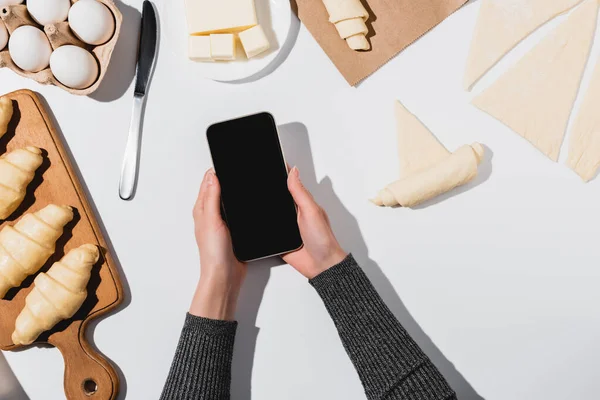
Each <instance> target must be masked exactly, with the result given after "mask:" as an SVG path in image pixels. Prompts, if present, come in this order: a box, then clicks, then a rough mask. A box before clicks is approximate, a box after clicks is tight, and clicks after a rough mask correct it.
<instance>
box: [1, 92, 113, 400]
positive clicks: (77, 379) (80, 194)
mask: <svg viewBox="0 0 600 400" xmlns="http://www.w3.org/2000/svg"><path fill="white" fill-rule="evenodd" d="M7 96H8V97H9V98H10V99H12V100H13V106H14V110H15V111H14V114H13V118H12V120H11V123H10V125H9V128H8V132H7V133H6V134H5V135H4V136H3V137H2V138H1V139H0V154H3V153H4V152H5V151H7V150H8V151H10V150H13V149H15V148H20V147H25V146H28V145H33V146H37V147H39V148H41V149H43V150H45V154H44V155H45V157H44V158H45V161H44V164H43V165H42V166H41V167H40V169H39V170H38V173H37V174H36V177H35V179H34V181H33V182H32V183H31V185H29V187H28V192H27V197H26V198H25V201H24V202H23V204H22V205H21V207H20V208H19V209H18V210H17V211H16V212H15V213H14V214H13V215H11V216H10V217H9V218H8V220H7V221H3V222H2V223H1V224H0V229H1V228H3V227H4V226H5V225H6V224H10V225H13V224H14V223H15V220H17V219H19V218H20V217H21V216H22V215H23V214H25V213H26V212H33V211H37V210H39V209H41V208H43V207H44V206H46V205H48V204H50V203H54V204H58V205H62V204H65V205H70V206H72V207H74V208H75V209H76V210H77V211H76V212H75V218H74V220H73V222H72V223H70V224H69V225H67V227H66V228H65V233H64V235H63V236H62V237H61V238H60V239H59V241H58V242H57V244H56V253H55V254H54V255H53V256H52V257H51V258H50V260H48V262H47V263H46V265H45V266H44V267H43V268H42V271H47V270H48V268H50V266H51V265H52V263H54V262H55V261H57V260H59V259H60V258H61V257H62V256H63V255H64V254H65V253H66V252H68V251H69V250H71V249H72V248H75V247H78V246H80V245H82V244H85V243H92V244H96V245H98V246H100V248H101V249H102V250H103V251H102V254H103V256H102V257H101V260H100V261H99V262H98V265H96V266H94V269H93V271H92V278H91V280H90V283H89V285H88V298H87V300H86V301H85V303H84V304H83V306H82V307H81V309H80V310H79V311H78V312H77V314H75V316H74V317H73V318H72V319H70V320H68V321H63V322H61V323H59V324H58V325H57V326H56V327H55V328H54V329H52V331H50V332H47V333H44V334H42V336H40V338H39V339H38V340H37V342H36V343H48V344H51V345H53V346H55V347H57V348H58V349H59V350H60V352H61V353H62V355H63V358H64V361H65V376H64V387H65V394H66V397H67V399H69V400H79V399H82V400H83V399H85V400H89V399H95V400H113V399H115V398H116V396H117V393H118V391H119V379H118V375H117V374H116V372H115V370H114V368H113V367H112V366H111V365H110V363H109V362H108V361H107V360H106V359H104V358H103V357H102V356H101V355H100V354H99V353H98V351H96V350H95V349H94V348H93V347H92V345H91V344H90V342H88V338H87V337H86V328H87V326H88V324H89V322H90V321H91V320H92V319H95V318H98V317H100V316H102V315H104V314H106V313H108V312H109V311H111V310H113V309H114V308H115V307H117V306H118V305H119V303H121V301H122V300H123V287H122V285H121V280H120V279H119V274H118V270H117V267H116V264H115V262H114V260H113V258H112V257H111V254H110V252H109V250H108V245H107V243H106V241H105V239H104V237H103V235H102V232H101V230H100V227H99V224H98V221H97V219H96V216H95V215H94V211H93V209H92V208H91V206H90V203H89V202H88V199H87V197H86V193H85V191H84V190H83V187H82V185H81V183H80V181H79V178H78V176H77V173H76V171H75V170H74V168H73V166H72V164H71V162H70V160H69V154H68V153H67V152H66V151H65V147H64V146H63V143H62V138H61V136H60V135H59V134H58V132H57V131H56V130H55V128H54V127H53V126H52V123H51V119H50V118H49V115H48V114H47V113H46V111H45V110H44V107H43V105H42V103H41V102H40V100H39V98H38V97H37V95H36V94H35V93H33V92H31V91H29V90H19V91H17V92H13V93H10V94H8V95H7ZM74 113H76V111H74ZM33 278H34V276H31V277H29V278H28V279H27V280H26V281H25V282H24V283H23V284H22V285H21V287H19V288H15V289H12V290H11V291H9V292H8V294H7V295H6V296H5V298H4V299H1V300H0V349H2V350H17V349H18V347H17V346H15V345H13V343H12V340H11V335H12V332H13V331H14V327H15V319H16V318H17V315H19V313H20V312H21V310H22V309H23V306H24V304H25V297H26V296H27V294H28V293H29V292H30V291H31V289H32V283H33Z"/></svg>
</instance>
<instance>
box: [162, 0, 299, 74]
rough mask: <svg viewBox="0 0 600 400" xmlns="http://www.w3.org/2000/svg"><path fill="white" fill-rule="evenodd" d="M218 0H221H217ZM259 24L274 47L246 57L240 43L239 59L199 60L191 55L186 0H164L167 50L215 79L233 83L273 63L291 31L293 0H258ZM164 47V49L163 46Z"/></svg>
mask: <svg viewBox="0 0 600 400" xmlns="http://www.w3.org/2000/svg"><path fill="white" fill-rule="evenodd" d="M215 1H219V0H215ZM255 1H256V14H257V17H258V23H259V24H260V25H261V26H262V27H263V29H264V31H265V34H266V35H267V38H268V39H269V42H270V43H271V48H270V49H269V50H267V51H266V52H265V53H263V54H260V55H258V56H256V57H254V58H252V59H249V60H248V59H247V58H246V54H245V53H244V49H243V48H242V46H241V44H240V43H239V40H238V41H237V42H238V48H237V60H235V61H228V62H221V61H219V62H196V61H192V60H190V59H189V58H188V54H187V51H188V50H187V46H188V33H187V24H186V19H185V0H162V1H161V2H160V4H161V6H160V7H161V19H162V35H163V39H164V41H165V45H166V46H165V47H168V48H167V49H166V50H167V51H170V52H172V53H173V55H174V56H175V57H177V58H179V59H182V60H184V61H185V62H186V64H187V66H188V67H189V69H190V71H191V72H192V73H194V74H197V75H200V76H203V77H205V78H209V79H213V80H216V81H223V82H230V81H236V80H241V79H244V78H248V77H250V76H253V75H256V74H258V73H259V72H260V71H262V70H263V69H265V68H266V67H267V66H269V65H270V64H271V62H273V61H274V60H275V58H276V57H277V54H279V52H280V51H281V48H282V46H283V45H284V43H285V41H286V38H287V36H288V34H289V32H290V26H291V21H292V18H293V15H292V9H291V6H290V0H255ZM163 49H164V48H163Z"/></svg>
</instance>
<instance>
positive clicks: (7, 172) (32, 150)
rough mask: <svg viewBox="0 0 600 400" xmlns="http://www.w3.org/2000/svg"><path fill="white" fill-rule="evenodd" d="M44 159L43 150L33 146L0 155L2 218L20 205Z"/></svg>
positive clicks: (0, 213) (0, 215)
mask: <svg viewBox="0 0 600 400" xmlns="http://www.w3.org/2000/svg"><path fill="white" fill-rule="evenodd" d="M43 161H44V160H43V157H42V151H41V150H40V149H38V148H37V147H33V146H29V147H26V148H24V149H17V150H13V151H11V152H10V153H6V154H4V155H3V156H2V157H0V219H6V218H7V217H8V216H9V215H11V214H12V213H13V212H14V211H15V210H16V209H17V208H18V207H19V205H20V204H21V202H22V201H23V199H24V198H25V194H26V193H27V186H28V185H29V184H30V183H31V181H32V180H33V178H34V176H35V171H36V170H37V169H38V168H39V167H40V165H42V162H43Z"/></svg>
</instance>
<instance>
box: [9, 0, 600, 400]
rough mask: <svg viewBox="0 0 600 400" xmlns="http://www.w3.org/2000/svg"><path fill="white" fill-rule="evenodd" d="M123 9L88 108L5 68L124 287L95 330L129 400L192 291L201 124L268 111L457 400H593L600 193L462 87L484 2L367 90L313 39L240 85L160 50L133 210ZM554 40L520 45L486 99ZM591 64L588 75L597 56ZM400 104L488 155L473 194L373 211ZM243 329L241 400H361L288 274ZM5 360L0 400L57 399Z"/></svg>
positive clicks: (264, 279) (251, 282) (264, 271)
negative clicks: (41, 124) (123, 178)
mask: <svg viewBox="0 0 600 400" xmlns="http://www.w3.org/2000/svg"><path fill="white" fill-rule="evenodd" d="M129 3H131V6H124V5H123V6H122V7H121V8H122V9H123V12H124V16H125V21H126V22H127V23H128V24H129V26H126V27H125V28H124V33H123V39H122V41H121V43H120V44H119V46H118V49H117V52H116V54H115V57H114V61H113V66H112V69H111V71H110V73H109V76H108V77H107V81H106V82H105V83H104V85H103V87H101V89H100V90H99V92H98V93H97V94H96V95H94V96H93V97H92V98H80V97H75V96H71V95H69V94H68V93H66V92H64V91H62V90H60V89H57V88H54V87H43V86H40V85H38V84H36V83H35V82H33V81H29V80H26V79H24V78H20V77H18V76H17V75H15V74H13V73H11V72H10V71H8V70H2V71H0V92H2V93H4V92H9V91H12V90H16V89H20V88H24V87H25V88H30V89H33V90H35V91H37V92H39V93H41V94H42V95H43V96H44V97H45V98H46V100H47V101H48V103H49V104H50V106H51V109H52V112H53V113H54V115H55V116H56V119H57V120H58V122H59V125H60V129H61V131H62V132H63V133H64V136H65V137H66V140H67V142H68V145H69V147H70V149H71V151H72V152H73V155H74V157H75V160H76V162H77V165H78V167H79V169H80V170H81V173H82V175H83V177H84V179H85V183H86V185H87V187H88V188H89V191H90V192H91V195H92V198H93V201H94V203H95V205H96V207H97V208H98V211H99V213H100V216H101V219H102V222H103V224H104V226H105V228H106V230H107V232H108V234H109V236H110V240H111V241H112V243H113V245H114V251H115V253H116V256H117V257H118V259H119V261H120V263H121V265H122V267H123V270H124V272H125V276H124V277H123V278H124V282H126V283H127V286H128V289H127V290H128V293H130V299H128V301H127V303H128V304H126V307H124V308H122V309H121V310H120V311H119V312H118V313H116V314H114V315H111V316H109V317H108V318H106V319H104V320H102V321H101V322H100V323H98V325H97V327H96V329H95V332H94V341H95V343H96V345H97V347H98V348H99V349H100V350H101V351H102V352H104V353H105V354H106V355H107V356H108V357H110V359H112V360H113V361H114V363H116V365H118V367H119V369H120V371H121V375H122V376H124V378H123V377H122V391H121V395H120V398H125V397H127V398H128V399H136V400H137V399H156V398H158V396H159V393H160V391H161V389H162V386H163V383H164V381H165V378H166V375H167V373H168V370H169V366H170V363H171V359H172V357H173V353H174V351H175V347H176V345H177V341H178V338H179V333H180V329H181V326H182V322H183V319H184V316H185V312H186V311H187V308H188V306H189V302H190V299H191V296H192V292H193V290H194V286H195V282H196V281H197V279H198V275H199V268H198V255H197V250H196V246H195V242H194V237H193V230H192V219H191V210H192V205H193V203H194V201H195V198H196V194H197V192H198V186H199V183H200V180H201V177H202V175H203V173H204V171H205V170H206V169H207V168H209V167H210V157H209V153H208V149H207V144H206V141H205V139H204V132H205V129H206V127H207V126H208V125H209V124H210V123H212V122H215V121H219V120H223V119H226V118H230V117H236V116H239V115H244V114H249V113H252V112H256V111H260V110H269V111H270V112H272V113H273V114H274V115H275V117H276V119H277V121H278V123H279V124H280V125H282V128H281V132H282V137H283V142H284V148H285V150H286V152H287V153H288V154H287V155H288V158H289V159H290V160H289V161H290V162H291V163H292V164H297V165H299V167H300V170H301V174H302V176H303V178H304V179H305V181H306V184H307V186H308V187H309V188H310V189H311V190H312V191H313V192H314V194H315V196H316V198H317V199H318V200H319V201H320V202H321V203H322V204H323V206H324V207H325V209H326V210H327V211H328V212H329V213H330V216H331V219H332V222H333V225H334V228H335V230H336V232H337V233H338V235H339V237H340V240H341V241H342V243H343V245H344V246H345V248H346V249H347V250H348V251H352V252H353V253H354V254H355V256H356V258H357V259H358V260H359V262H360V263H361V264H362V265H363V267H364V268H365V269H366V271H367V273H368V275H369V276H370V277H371V278H372V279H373V281H374V283H375V285H376V287H377V288H378V289H379V291H380V292H381V294H382V296H383V297H384V298H385V300H386V301H387V303H388V305H389V306H390V307H391V309H392V310H393V311H394V313H395V314H396V315H397V316H398V317H399V318H400V320H401V321H402V323H403V324H404V325H405V327H406V328H407V329H408V331H409V332H410V333H411V334H412V335H413V336H414V337H415V339H416V340H417V342H418V343H419V344H420V345H422V346H423V348H424V350H425V352H426V353H427V354H428V355H429V356H430V357H431V358H432V359H433V360H434V362H435V364H436V365H437V366H438V367H439V368H440V369H441V370H442V372H443V373H444V374H445V376H446V377H447V378H448V380H449V381H450V383H451V384H452V385H453V386H454V388H455V389H456V390H457V391H458V393H459V397H460V398H461V399H466V400H479V399H482V398H483V399H488V400H507V399H510V400H564V399H577V400H595V399H597V393H598V392H600V380H598V379H597V374H598V370H599V364H598V359H600V342H599V341H598V337H600V313H598V304H600V291H599V290H598V287H599V286H600V269H599V268H598V260H599V256H600V247H599V246H598V237H600V225H599V224H598V216H599V211H598V210H599V207H600V205H599V203H598V199H599V198H600V181H599V180H595V181H593V182H591V183H589V184H583V183H582V182H581V181H580V180H579V178H578V177H577V176H576V175H575V174H573V173H572V172H571V171H570V170H569V169H568V168H566V167H565V166H564V165H563V161H564V159H565V157H566V154H567V146H565V147H564V148H563V153H562V154H561V162H560V163H558V164H555V163H553V162H551V161H549V160H548V159H546V158H545V157H544V156H543V155H541V154H540V153H539V152H538V151H537V150H536V149H535V148H533V147H532V146H531V145H529V144H528V143H526V142H525V141H524V140H523V139H521V138H520V137H519V136H518V135H516V134H515V133H513V132H511V131H510V130H509V129H508V128H506V127H504V126H503V125H501V124H500V123H498V122H496V121H495V120H493V119H492V118H490V117H489V116H487V115H485V114H483V113H482V112H480V111H478V110H477V109H475V108H474V107H473V106H471V105H470V104H469V101H470V98H471V97H472V94H469V93H466V92H464V91H463V90H462V76H463V71H464V65H465V60H466V57H467V52H468V48H469V43H470V39H471V34H472V31H473V27H474V24H475V19H476V15H477V11H478V8H479V2H472V3H470V4H468V5H467V6H466V7H465V8H463V9H461V10H460V11H459V12H457V13H456V14H454V15H453V16H451V17H450V18H449V19H448V20H447V21H445V22H444V23H443V24H442V25H440V26H439V27H437V28H436V29H434V30H433V31H432V32H431V33H429V34H427V35H426V36H425V37H424V38H423V39H421V40H419V41H418V42H417V43H416V44H415V45H413V46H411V47H410V48H409V49H408V50H406V51H405V52H403V53H402V54H401V55H400V56H399V57H397V58H395V59H394V60H393V61H392V62H390V63H389V64H388V65H386V66H385V67H383V68H382V69H381V70H380V71H378V72H377V73H376V74H375V75H373V76H372V77H370V78H369V79H367V80H366V81H365V82H364V83H363V84H361V85H360V86H359V87H358V88H351V87H349V86H348V85H347V83H346V82H345V81H344V80H343V78H342V77H341V75H340V74H339V73H338V72H337V70H336V69H335V67H334V66H333V64H332V63H331V62H330V61H329V60H328V58H327V57H326V55H325V54H324V53H323V51H322V50H321V49H320V48H319V46H318V45H317V43H316V42H315V41H314V40H313V38H312V37H311V36H310V34H309V33H308V31H307V30H306V29H305V28H304V27H301V28H299V32H297V40H296V41H295V42H293V41H292V44H293V48H292V49H291V52H290V54H289V56H288V57H287V59H286V60H285V61H284V62H283V63H282V64H281V65H280V66H279V67H278V68H277V69H276V70H274V71H273V72H272V73H271V74H269V75H268V76H266V77H264V78H262V79H260V80H256V81H254V82H250V83H245V84H222V83H215V82H210V81H206V80H203V79H201V78H200V77H197V76H193V75H191V74H189V73H188V72H187V71H186V68H185V64H186V62H187V61H186V60H183V59H173V58H171V57H170V54H169V51H168V45H167V44H166V43H164V42H163V44H162V47H161V54H160V59H159V62H158V65H157V69H156V73H155V76H154V81H153V84H152V88H151V92H150V98H149V101H148V107H147V110H146V120H145V129H144V138H143V149H142V159H141V171H140V179H139V187H138V191H137V195H136V197H135V199H134V200H133V201H131V202H124V201H122V200H120V199H119V197H118V195H117V182H118V178H119V171H120V167H121V159H122V155H123V150H124V147H125V141H126V134H127V130H128V125H129V118H130V107H131V98H132V90H133V88H132V85H131V77H132V74H133V68H134V53H135V42H136V39H135V32H136V29H137V23H138V21H137V18H138V17H139V12H138V11H137V10H139V9H141V1H139V0H136V1H131V0H130V1H129ZM296 27H298V25H296ZM550 28H551V26H547V27H545V28H543V29H542V30H540V31H539V32H537V33H536V34H535V35H534V36H533V37H531V38H530V39H529V40H527V41H526V42H525V43H523V44H522V45H520V46H519V47H518V48H517V49H516V50H515V51H514V52H513V53H511V55H509V57H508V58H507V59H506V60H504V61H503V62H501V63H500V64H499V65H498V66H497V68H495V69H494V71H493V72H492V73H491V74H490V76H488V77H487V78H486V79H484V80H483V81H482V83H481V84H480V85H479V86H477V88H476V90H475V92H479V91H480V90H481V89H482V88H484V87H485V86H486V85H488V84H489V83H490V82H492V81H493V80H494V79H495V77H497V76H498V75H499V74H500V73H501V72H502V71H503V70H505V69H506V67H507V66H508V65H511V64H512V63H513V62H514V61H516V60H517V59H518V58H519V56H520V55H521V54H524V52H525V51H526V50H527V49H528V48H531V46H532V45H533V44H534V43H535V42H536V41H538V40H539V38H541V37H542V36H543V34H544V33H546V32H548V31H549V29H550ZM599 36H600V33H599ZM593 51H594V53H593V55H592V59H591V62H590V66H591V65H592V64H595V61H596V60H597V59H598V54H599V53H600V40H596V43H595V46H594V50H593ZM590 72H591V68H588V70H587V72H586V76H585V78H584V79H585V81H584V82H587V81H588V80H589V77H590ZM584 87H585V86H584ZM395 99H401V100H402V101H403V102H404V104H405V105H406V106H407V107H408V108H409V109H410V110H411V111H412V112H414V113H415V114H416V115H418V116H419V117H420V118H421V119H422V120H423V121H424V122H425V124H427V125H428V126H429V127H430V128H431V129H432V130H433V132H435V134H436V135H437V137H438V138H439V139H440V140H441V141H442V143H444V144H445V145H446V146H448V147H449V148H450V149H455V148H457V147H458V146H460V145H462V144H465V143H471V142H473V141H481V142H482V143H484V144H485V145H486V146H488V148H489V149H492V151H493V160H492V162H491V165H490V160H489V158H488V159H487V160H486V162H485V164H484V165H483V166H482V167H481V168H482V169H481V174H480V177H479V178H478V179H477V180H476V181H475V182H474V183H472V184H470V185H468V186H467V187H466V188H463V189H461V190H458V191H455V192H453V193H451V194H449V195H446V196H443V198H442V199H438V200H437V201H434V202H430V203H428V204H427V205H426V206H424V207H421V208H419V209H417V210H405V209H380V208H376V207H374V206H372V205H371V204H370V203H368V201H367V198H369V196H371V195H373V194H374V193H376V192H377V190H378V189H380V188H381V187H382V186H383V185H385V184H387V183H389V182H390V181H392V180H394V179H395V178H396V176H397V169H398V160H397V156H396V151H395V145H396V137H395V121H394V114H393V101H394V100H395ZM580 101H581V98H580V99H579V100H578V103H577V105H576V108H578V105H579V103H580ZM492 166H493V168H492ZM238 319H239V321H240V328H239V331H238V337H237V342H236V354H235V360H234V372H233V384H232V387H233V399H249V398H252V399H259V400H270V399H290V400H292V399H298V400H304V399H346V400H358V399H364V398H365V397H364V394H363V391H362V388H361V385H360V382H359V380H358V377H357V375H356V373H355V371H354V369H353V367H352V365H351V363H350V361H349V359H348V358H347V357H346V354H345V353H344V350H343V348H342V345H341V343H340V341H339V339H338V337H337V333H336V331H335V329H334V326H333V324H332V322H331V321H330V319H329V317H328V315H327V313H326V311H325V308H324V307H323V305H322V303H321V300H320V299H319V298H318V296H317V295H316V293H315V292H314V290H313V289H312V288H311V287H310V286H309V285H308V284H307V283H306V280H305V279H304V278H302V277H301V276H300V275H299V274H298V273H296V272H295V271H294V270H292V269H291V268H290V267H289V266H274V263H272V262H271V263H263V264H261V265H252V266H251V267H250V272H249V276H248V279H247V281H246V283H245V287H244V291H243V294H242V296H241V299H240V305H239V313H238ZM4 356H5V358H6V360H7V362H4V360H2V358H1V356H0V380H1V384H0V399H2V400H5V399H11V400H12V399H15V398H16V399H19V400H20V399H24V398H27V397H26V396H28V397H29V398H30V399H33V400H37V399H44V400H53V399H61V398H64V394H63V391H62V374H63V365H62V359H61V356H60V354H59V352H58V351H56V350H55V349H48V348H31V349H29V350H27V351H22V352H18V353H5V354H4ZM11 370H12V371H13V372H11ZM13 373H14V376H16V378H18V381H19V382H20V385H21V386H22V389H21V387H20V386H19V383H17V381H16V379H15V378H14V376H13ZM5 382H8V384H6V383H5ZM250 388H251V393H252V395H251V396H250V395H249V393H250ZM10 393H12V395H11V394H10ZM23 393H26V394H27V395H26V396H25V395H24V394H23Z"/></svg>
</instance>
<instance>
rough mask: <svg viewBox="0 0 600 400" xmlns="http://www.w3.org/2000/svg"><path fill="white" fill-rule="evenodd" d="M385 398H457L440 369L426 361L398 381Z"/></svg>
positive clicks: (453, 399)
mask: <svg viewBox="0 0 600 400" xmlns="http://www.w3.org/2000/svg"><path fill="white" fill-rule="evenodd" d="M385 398H386V399H403V400H457V399H456V393H455V392H454V390H452V388H450V386H449V385H448V384H447V382H446V380H445V378H444V377H443V376H442V374H441V373H440V371H438V369H437V368H436V367H435V366H434V365H433V364H432V363H431V362H429V361H428V362H426V363H424V364H423V365H421V366H420V367H418V368H416V369H415V370H414V371H413V373H412V374H410V375H409V376H407V377H406V379H404V380H402V381H400V382H399V384H398V385H397V386H395V387H394V388H393V389H392V390H390V392H389V393H388V395H387V396H386V397H385Z"/></svg>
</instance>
